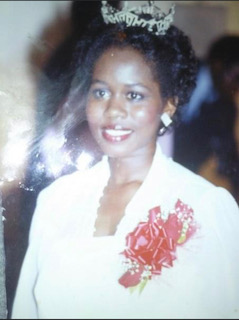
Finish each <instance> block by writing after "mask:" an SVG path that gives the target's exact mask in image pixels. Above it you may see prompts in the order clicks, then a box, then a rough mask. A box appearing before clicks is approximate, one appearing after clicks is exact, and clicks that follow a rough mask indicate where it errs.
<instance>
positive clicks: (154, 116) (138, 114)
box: [133, 107, 160, 126]
mask: <svg viewBox="0 0 239 320" xmlns="http://www.w3.org/2000/svg"><path fill="white" fill-rule="evenodd" d="M133 117H134V119H136V120H137V122H138V124H139V125H140V126H141V125H146V124H152V123H155V122H157V123H159V122H160V110H159V108H154V107H153V108H152V107H148V108H144V109H141V110H137V111H136V110H135V111H134V114H133Z"/></svg>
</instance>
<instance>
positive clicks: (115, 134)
mask: <svg viewBox="0 0 239 320" xmlns="http://www.w3.org/2000/svg"><path fill="white" fill-rule="evenodd" d="M132 132H133V130H131V129H128V128H123V127H122V126H120V125H115V126H107V127H104V128H103V129H102V136H103V137H104V139H105V140H107V141H109V142H121V141H124V140H126V139H128V138H129V137H130V136H131V134H132Z"/></svg>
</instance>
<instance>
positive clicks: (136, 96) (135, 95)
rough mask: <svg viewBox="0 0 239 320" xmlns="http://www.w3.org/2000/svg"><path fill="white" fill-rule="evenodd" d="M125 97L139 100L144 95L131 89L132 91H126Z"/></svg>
mask: <svg viewBox="0 0 239 320" xmlns="http://www.w3.org/2000/svg"><path fill="white" fill-rule="evenodd" d="M127 98H128V99H129V100H135V101H139V100H142V99H143V98H144V96H143V95H142V94H141V93H138V92H134V91H132V92H129V93H127Z"/></svg>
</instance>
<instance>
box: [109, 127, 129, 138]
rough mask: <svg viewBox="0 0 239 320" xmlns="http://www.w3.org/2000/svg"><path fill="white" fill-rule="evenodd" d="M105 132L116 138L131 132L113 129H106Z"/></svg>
mask: <svg viewBox="0 0 239 320" xmlns="http://www.w3.org/2000/svg"><path fill="white" fill-rule="evenodd" d="M105 132H106V133H107V134H108V135H110V136H113V137H118V136H124V135H126V134H130V133H131V132H132V130H114V129H107V130H105Z"/></svg>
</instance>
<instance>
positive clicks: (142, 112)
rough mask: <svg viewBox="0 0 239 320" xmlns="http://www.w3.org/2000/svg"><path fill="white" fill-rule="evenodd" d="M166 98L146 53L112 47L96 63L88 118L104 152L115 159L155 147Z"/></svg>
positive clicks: (89, 97)
mask: <svg viewBox="0 0 239 320" xmlns="http://www.w3.org/2000/svg"><path fill="white" fill-rule="evenodd" d="M162 111H163V99H162V97H161V94H160V86H159V83H158V82H156V80H155V79H154V77H153V74H152V71H151V68H150V66H149V65H148V64H147V63H146V62H145V60H144V58H143V56H142V55H141V54H140V53H139V52H138V51H136V50H134V49H132V48H124V49H118V48H110V49H108V50H107V51H105V52H104V53H103V54H102V55H101V57H100V58H99V59H98V61H97V62H96V65H95V68H94V70H93V77H92V84H91V87H90V90H89V95H88V102H87V108H86V112H87V119H88V122H89V126H90V130H91V132H92V135H93V137H94V138H95V140H96V141H97V143H98V144H99V146H100V148H101V149H102V151H103V152H104V153H105V154H106V155H108V156H110V157H113V158H117V157H120V158H122V157H132V156H138V155H142V154H143V153H148V152H151V153H153V152H154V150H155V143H156V139H157V133H158V128H159V124H160V115H161V113H162Z"/></svg>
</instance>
